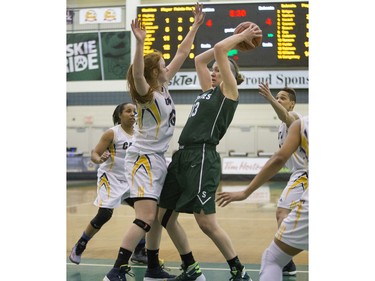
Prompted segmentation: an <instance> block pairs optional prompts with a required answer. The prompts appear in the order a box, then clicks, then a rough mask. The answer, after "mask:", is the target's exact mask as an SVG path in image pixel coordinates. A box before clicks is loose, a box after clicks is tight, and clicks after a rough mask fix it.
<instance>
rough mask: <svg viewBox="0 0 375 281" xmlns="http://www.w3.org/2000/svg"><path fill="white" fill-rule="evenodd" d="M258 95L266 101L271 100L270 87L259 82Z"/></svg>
mask: <svg viewBox="0 0 375 281" xmlns="http://www.w3.org/2000/svg"><path fill="white" fill-rule="evenodd" d="M259 94H260V95H261V96H263V97H265V98H266V99H268V100H269V99H270V98H272V93H271V91H270V87H269V86H268V82H266V83H263V82H261V83H260V84H259Z"/></svg>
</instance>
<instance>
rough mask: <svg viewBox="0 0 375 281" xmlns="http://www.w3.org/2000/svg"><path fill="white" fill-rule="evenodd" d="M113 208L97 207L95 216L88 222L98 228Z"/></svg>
mask: <svg viewBox="0 0 375 281" xmlns="http://www.w3.org/2000/svg"><path fill="white" fill-rule="evenodd" d="M112 214H113V209H108V208H99V210H98V213H97V214H96V216H95V218H93V219H92V220H91V222H90V224H91V225H92V227H93V228H95V229H100V228H101V227H102V226H103V225H104V224H105V223H106V222H107V221H109V220H110V219H111V217H112Z"/></svg>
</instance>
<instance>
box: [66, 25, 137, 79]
mask: <svg viewBox="0 0 375 281" xmlns="http://www.w3.org/2000/svg"><path fill="white" fill-rule="evenodd" d="M129 66H130V31H118V32H95V33H72V34H67V44H66V76H67V77H66V78H67V79H66V80H67V81H91V80H125V78H126V77H125V76H126V73H127V71H128V68H129Z"/></svg>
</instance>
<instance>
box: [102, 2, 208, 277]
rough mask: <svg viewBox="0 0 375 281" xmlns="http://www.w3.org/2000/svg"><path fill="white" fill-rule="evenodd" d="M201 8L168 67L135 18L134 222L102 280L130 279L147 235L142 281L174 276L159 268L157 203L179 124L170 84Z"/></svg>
mask: <svg viewBox="0 0 375 281" xmlns="http://www.w3.org/2000/svg"><path fill="white" fill-rule="evenodd" d="M202 10H203V6H202V5H201V4H199V3H197V4H196V5H195V8H194V10H193V15H194V23H193V24H192V26H191V28H190V30H189V32H188V33H187V35H186V37H185V38H184V40H182V42H181V44H180V46H179V48H178V50H177V52H176V54H175V56H174V57H173V59H172V60H171V62H170V63H169V64H168V65H166V63H165V61H164V58H163V55H162V53H161V52H159V51H156V50H154V51H153V52H151V53H149V54H146V55H144V43H145V38H146V29H145V27H144V25H143V24H142V22H139V21H138V19H135V20H133V21H132V24H131V28H132V31H133V34H134V36H135V38H136V47H135V55H134V63H133V64H132V65H131V66H130V67H129V70H128V74H127V82H128V86H129V92H130V94H131V97H132V100H133V101H134V102H135V103H136V105H137V118H136V122H137V124H136V128H135V136H134V143H133V146H132V147H131V148H130V149H129V150H128V151H127V155H126V159H125V166H126V171H127V172H126V177H127V180H128V182H129V184H130V197H131V198H132V199H133V200H134V208H135V220H134V221H133V223H134V224H133V225H132V226H131V227H130V228H129V229H128V231H127V232H126V234H125V236H124V237H123V240H122V243H121V246H120V249H119V252H118V256H117V259H116V261H115V264H114V266H113V268H112V269H111V270H110V271H109V272H108V273H107V275H106V276H105V277H104V279H103V280H104V281H120V280H121V281H123V280H126V276H125V275H126V274H129V273H130V272H129V271H130V267H129V265H128V261H129V258H130V256H131V254H132V252H133V250H134V248H135V246H136V245H137V243H138V241H139V240H140V239H141V238H142V236H143V235H144V234H145V233H147V235H146V246H147V258H148V265H147V270H146V273H145V276H144V279H143V280H144V281H151V280H163V281H164V280H172V279H173V278H174V277H175V276H174V275H170V274H169V273H167V272H166V271H164V270H163V268H161V266H160V265H159V258H158V255H159V245H160V239H161V233H162V226H161V224H160V223H159V221H158V220H157V210H158V206H157V204H158V201H159V197H160V193H161V189H162V187H163V183H164V179H165V176H166V174H167V164H166V160H165V156H164V153H165V152H166V151H167V149H168V144H169V141H170V139H171V137H172V134H173V131H174V127H175V122H176V111H175V107H174V103H173V100H172V98H171V96H170V94H169V92H168V87H167V84H168V82H169V81H170V80H171V79H172V78H173V76H175V74H176V73H177V72H178V71H179V69H180V68H181V66H182V64H183V62H184V61H185V59H186V58H187V56H188V55H189V53H190V50H191V48H192V45H193V41H194V38H195V35H196V33H197V31H198V29H199V26H200V25H201V24H202V23H203V21H204V13H203V11H202ZM130 274H132V273H130Z"/></svg>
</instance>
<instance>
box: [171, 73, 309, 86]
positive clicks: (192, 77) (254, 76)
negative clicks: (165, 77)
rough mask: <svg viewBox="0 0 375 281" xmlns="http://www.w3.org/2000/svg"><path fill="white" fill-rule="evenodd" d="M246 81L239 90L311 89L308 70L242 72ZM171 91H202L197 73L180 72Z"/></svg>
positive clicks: (172, 82)
mask: <svg viewBox="0 0 375 281" xmlns="http://www.w3.org/2000/svg"><path fill="white" fill-rule="evenodd" d="M240 73H242V74H243V75H244V76H245V81H244V82H242V84H241V85H239V86H238V89H259V84H260V83H261V82H268V84H269V86H270V88H271V89H282V88H284V87H291V88H294V89H308V88H309V72H308V70H268V71H240ZM168 88H169V89H170V90H200V85H199V80H198V76H197V73H196V72H195V71H191V72H188V71H187V72H178V73H177V74H176V75H175V76H174V77H173V78H172V80H171V81H169V86H168Z"/></svg>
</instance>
